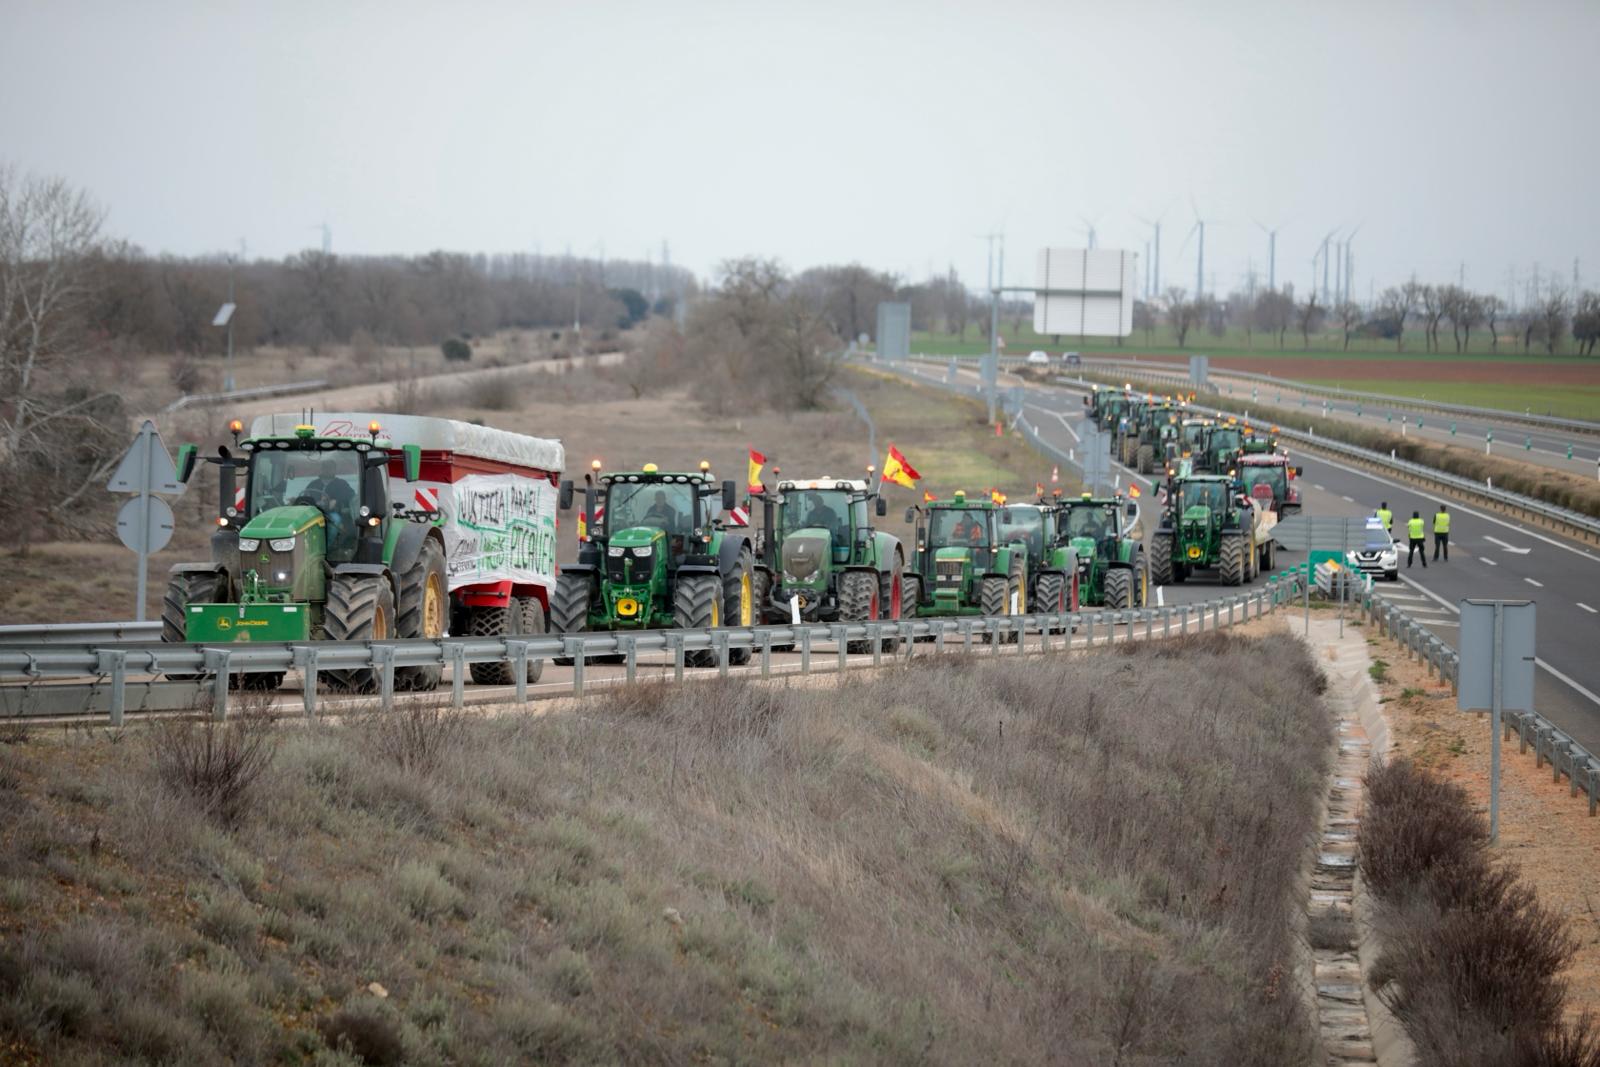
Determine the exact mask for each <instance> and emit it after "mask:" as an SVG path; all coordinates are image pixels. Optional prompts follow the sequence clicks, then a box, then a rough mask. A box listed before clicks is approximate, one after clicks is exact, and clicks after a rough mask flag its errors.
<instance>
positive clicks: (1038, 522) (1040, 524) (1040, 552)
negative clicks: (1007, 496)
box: [1003, 508, 1045, 559]
mask: <svg viewBox="0 0 1600 1067" xmlns="http://www.w3.org/2000/svg"><path fill="white" fill-rule="evenodd" d="M1004 519H1005V524H1006V525H1005V530H1004V534H1003V536H1004V539H1005V540H1006V541H1021V542H1022V543H1023V544H1025V545H1027V546H1028V555H1029V556H1031V557H1032V558H1034V559H1040V558H1042V557H1043V556H1044V519H1045V516H1044V512H1042V511H1039V510H1037V509H1034V508H1008V509H1006V512H1005V515H1004Z"/></svg>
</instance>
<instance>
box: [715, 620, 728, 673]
mask: <svg viewBox="0 0 1600 1067" xmlns="http://www.w3.org/2000/svg"><path fill="white" fill-rule="evenodd" d="M711 640H712V641H713V643H715V644H716V646H717V676H718V677H719V678H726V677H727V676H728V635H727V634H726V633H723V632H721V631H718V632H717V633H714V634H712V635H711Z"/></svg>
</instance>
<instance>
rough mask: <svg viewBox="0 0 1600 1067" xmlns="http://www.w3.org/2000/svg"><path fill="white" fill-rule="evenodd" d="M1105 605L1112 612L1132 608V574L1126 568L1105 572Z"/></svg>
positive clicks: (1114, 568)
mask: <svg viewBox="0 0 1600 1067" xmlns="http://www.w3.org/2000/svg"><path fill="white" fill-rule="evenodd" d="M1104 600H1105V605H1106V607H1108V608H1111V609H1112V610H1114V611H1122V610H1124V609H1126V608H1131V607H1132V606H1133V572H1132V571H1131V570H1129V569H1128V568H1126V567H1113V568H1112V569H1111V570H1108V571H1106V579H1105V597H1104Z"/></svg>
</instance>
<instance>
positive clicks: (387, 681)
mask: <svg viewBox="0 0 1600 1067" xmlns="http://www.w3.org/2000/svg"><path fill="white" fill-rule="evenodd" d="M368 647H369V649H370V652H369V653H368V654H369V655H370V656H371V658H372V663H373V666H375V667H377V668H378V703H379V705H380V706H381V707H382V708H383V710H384V711H393V710H394V646H393V645H371V646H368Z"/></svg>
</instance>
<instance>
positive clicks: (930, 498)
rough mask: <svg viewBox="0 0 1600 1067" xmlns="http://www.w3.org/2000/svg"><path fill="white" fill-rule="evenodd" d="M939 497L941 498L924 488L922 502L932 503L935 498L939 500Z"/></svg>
mask: <svg viewBox="0 0 1600 1067" xmlns="http://www.w3.org/2000/svg"><path fill="white" fill-rule="evenodd" d="M938 499H939V498H938V497H936V496H934V495H933V494H932V493H930V492H928V491H927V490H926V489H924V490H923V491H922V502H923V503H924V504H931V503H933V502H934V501H935V500H938Z"/></svg>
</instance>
